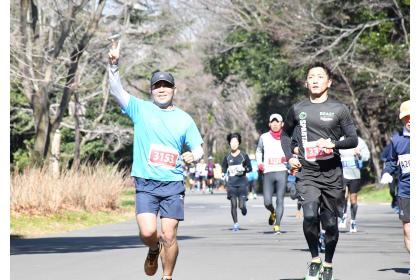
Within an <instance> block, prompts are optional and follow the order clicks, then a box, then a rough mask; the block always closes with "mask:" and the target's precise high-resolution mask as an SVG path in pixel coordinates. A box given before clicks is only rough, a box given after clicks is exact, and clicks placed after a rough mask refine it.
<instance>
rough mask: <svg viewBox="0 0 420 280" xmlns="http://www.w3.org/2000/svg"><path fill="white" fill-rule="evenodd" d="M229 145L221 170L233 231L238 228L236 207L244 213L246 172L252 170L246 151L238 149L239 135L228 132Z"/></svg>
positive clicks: (245, 211) (246, 184) (246, 189)
mask: <svg viewBox="0 0 420 280" xmlns="http://www.w3.org/2000/svg"><path fill="white" fill-rule="evenodd" d="M227 140H228V142H229V145H230V153H229V154H228V155H227V156H225V158H224V159H223V162H222V172H223V175H224V178H225V180H226V181H227V183H226V187H227V199H229V200H230V205H231V214H232V219H233V223H234V224H233V228H232V230H233V231H238V230H239V224H238V214H237V210H236V208H237V207H239V209H241V212H242V215H244V216H245V215H246V213H247V209H246V205H245V202H246V201H247V200H248V198H247V196H248V179H247V177H246V173H247V172H250V171H251V170H252V166H251V161H250V160H249V157H248V155H247V154H246V153H244V152H243V151H241V150H239V145H240V144H241V135H240V134H239V133H230V134H229V135H228V136H227Z"/></svg>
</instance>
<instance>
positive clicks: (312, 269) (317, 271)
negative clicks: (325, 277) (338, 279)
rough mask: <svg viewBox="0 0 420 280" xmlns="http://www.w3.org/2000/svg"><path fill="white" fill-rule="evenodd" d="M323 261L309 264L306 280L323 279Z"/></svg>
mask: <svg viewBox="0 0 420 280" xmlns="http://www.w3.org/2000/svg"><path fill="white" fill-rule="evenodd" d="M321 270H322V263H321V262H319V263H318V262H311V264H310V265H309V269H308V273H307V274H306V276H305V280H319V279H321Z"/></svg>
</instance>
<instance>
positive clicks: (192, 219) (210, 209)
mask: <svg viewBox="0 0 420 280" xmlns="http://www.w3.org/2000/svg"><path fill="white" fill-rule="evenodd" d="M185 202H186V203H185V210H186V213H185V214H186V220H185V221H184V222H182V223H181V226H180V229H179V246H180V255H179V257H178V264H177V267H176V269H175V274H174V276H175V278H174V279H176V280H225V279H226V280H228V279H229V280H245V279H246V280H294V279H302V278H303V276H304V274H305V271H306V268H307V262H308V261H309V260H310V253H309V251H308V250H307V246H306V241H305V239H304V236H303V232H302V220H299V219H297V218H295V216H294V214H295V202H294V201H292V200H290V199H289V198H287V199H286V201H285V203H286V208H285V215H284V217H283V222H282V232H283V233H282V234H281V235H273V234H272V233H271V227H270V226H268V224H267V218H268V215H267V213H268V212H267V211H266V210H265V209H264V208H263V207H262V204H263V202H262V197H258V198H257V199H256V200H250V201H249V203H248V208H249V211H248V215H247V216H246V217H243V216H241V215H240V214H239V223H240V225H241V227H242V229H241V230H240V231H239V232H236V233H235V232H231V230H230V228H231V226H232V220H231V217H230V209H229V202H228V200H226V197H225V195H224V194H215V195H213V196H211V195H201V194H200V195H199V194H187V196H186V201H185ZM358 217H359V218H358V222H359V228H360V231H359V232H358V233H356V234H350V233H348V232H341V234H340V240H339V243H338V246H337V251H336V255H335V257H334V263H335V277H336V279H337V280H347V279H349V280H350V279H351V280H353V279H369V280H371V279H380V280H388V279H389V280H399V279H409V276H408V275H407V271H408V268H409V255H408V253H407V252H406V251H405V249H404V244H403V239H402V229H401V224H400V222H399V221H398V217H397V215H396V214H394V213H393V212H392V211H391V208H390V207H389V206H388V205H381V204H370V205H363V204H362V205H360V206H359V213H358ZM146 254H147V249H146V248H145V247H144V245H142V244H141V243H140V242H139V241H138V237H137V225H136V223H135V221H134V220H130V221H127V222H124V223H120V224H116V225H104V226H98V227H94V228H90V229H87V230H82V231H74V232H69V233H65V234H60V235H54V236H47V237H43V238H35V239H27V240H12V241H11V257H10V262H11V270H10V276H11V279H13V280H38V279H39V280H50V279H51V280H57V279H60V280H70V279H71V280H76V279H77V280H85V279H86V280H88V279H89V280H96V279H100V280H114V279H115V280H117V279H124V280H131V279H133V280H134V279H135V280H139V279H160V276H161V269H160V268H159V271H158V273H157V274H156V275H155V276H154V277H146V276H145V274H144V272H143V261H144V258H145V256H146Z"/></svg>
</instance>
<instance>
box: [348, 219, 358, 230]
mask: <svg viewBox="0 0 420 280" xmlns="http://www.w3.org/2000/svg"><path fill="white" fill-rule="evenodd" d="M350 232H351V233H353V232H357V224H356V221H355V220H352V221H351V223H350Z"/></svg>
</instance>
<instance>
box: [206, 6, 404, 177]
mask: <svg viewBox="0 0 420 280" xmlns="http://www.w3.org/2000/svg"><path fill="white" fill-rule="evenodd" d="M200 4H201V5H202V7H204V8H205V9H208V10H210V11H211V12H213V14H214V15H218V16H219V20H217V21H216V22H217V24H218V26H219V29H221V30H223V32H224V33H225V35H224V36H223V37H222V40H221V41H220V43H219V44H218V45H219V46H220V47H219V48H217V49H218V50H219V51H217V52H214V55H213V59H212V60H210V65H214V66H216V67H214V68H213V69H214V70H213V71H212V73H213V74H214V75H216V77H218V78H224V77H227V76H229V75H235V74H237V73H241V75H242V77H243V78H244V79H246V81H247V82H249V83H250V84H252V85H253V88H254V89H255V90H256V92H258V94H259V95H261V96H263V97H264V98H263V99H262V102H264V103H263V104H261V103H260V104H259V106H260V108H261V109H260V110H259V111H260V112H267V108H271V106H272V105H271V103H268V102H272V99H270V98H267V95H265V93H264V90H263V89H264V88H266V87H267V88H270V86H269V85H268V84H264V86H265V87H259V86H258V85H259V84H261V81H265V79H264V78H265V77H266V76H268V77H270V79H269V81H271V84H272V85H273V89H274V90H273V91H274V92H278V93H283V96H282V97H281V99H279V103H282V104H284V105H287V102H291V101H293V99H294V98H295V97H296V95H297V94H300V93H301V92H302V90H301V84H300V83H299V82H297V81H299V80H301V81H303V80H304V76H303V73H304V72H303V67H304V66H305V65H307V64H308V63H309V62H310V61H313V60H323V61H325V62H327V63H328V64H330V65H331V66H332V68H333V71H334V73H335V76H334V80H335V83H334V84H335V86H334V89H333V90H334V91H335V92H336V94H337V97H338V98H339V99H342V100H343V101H344V102H345V103H346V104H347V105H349V107H350V109H351V111H352V112H353V116H354V119H355V121H356V125H357V127H358V129H359V132H360V134H361V136H362V138H364V139H365V140H366V141H367V143H368V145H369V147H370V150H371V153H372V163H373V165H372V167H373V173H374V176H375V177H376V178H379V177H380V173H381V165H380V163H379V152H380V150H381V148H382V147H383V145H384V143H385V142H386V141H387V140H388V139H389V135H390V133H391V131H393V130H394V129H395V128H396V127H398V124H397V123H398V120H397V117H396V116H397V111H398V109H397V108H398V106H399V104H400V103H401V101H403V100H406V99H408V98H409V1H397V0H388V1H341V0H335V1H307V0H301V1H282V2H278V1H270V0H265V1H248V0H239V1H220V2H218V4H217V5H213V4H212V3H210V1H206V0H201V1H200ZM221 22H222V23H221ZM222 24H223V25H224V28H223V29H222V28H221V27H220V26H221V25H222ZM244 34H245V35H244ZM256 34H260V35H258V36H259V38H260V39H259V40H256V42H253V41H252V40H250V38H252V36H256ZM232 39H236V40H232ZM251 42H252V44H251ZM264 42H267V43H268V45H269V46H271V49H272V50H273V52H274V53H275V55H274V57H273V58H272V59H271V61H275V60H278V61H282V62H283V66H280V67H278V68H276V69H274V70H273V71H275V72H277V73H282V71H281V67H283V68H284V69H289V71H285V72H289V73H286V75H285V76H282V78H280V79H279V78H276V77H275V75H261V73H270V72H272V71H267V70H266V68H267V66H266V65H265V63H264V62H265V61H270V56H268V57H269V58H267V57H266V56H260V57H259V56H258V55H255V54H254V53H253V52H252V50H253V49H258V46H259V45H263V44H264ZM267 48H268V49H269V48H270V47H267ZM277 50H278V51H277ZM256 53H261V50H258V51H257V52H256ZM243 61H246V62H245V63H242V62H243ZM213 62H215V63H213ZM270 65H272V63H271V64H270ZM278 65H282V64H281V63H280V62H278ZM252 67H254V68H252ZM292 69H296V70H292ZM280 75H281V74H280ZM288 77H289V78H288ZM274 81H280V82H283V83H284V82H286V85H285V88H288V91H287V90H286V91H285V90H284V89H282V87H281V86H280V85H276V84H275V83H274ZM292 81H294V82H292ZM286 96H287V97H288V98H285V97H286ZM302 96H303V95H302ZM284 98H285V99H286V102H284V100H283V99H284ZM257 111H258V110H257ZM258 118H261V116H258ZM389 120H391V121H389Z"/></svg>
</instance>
